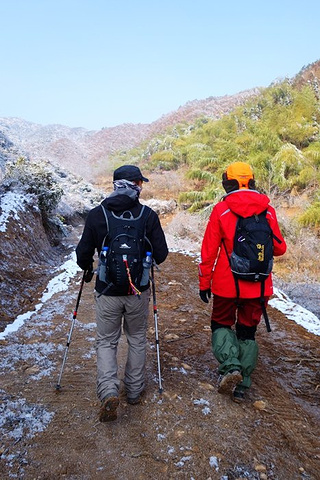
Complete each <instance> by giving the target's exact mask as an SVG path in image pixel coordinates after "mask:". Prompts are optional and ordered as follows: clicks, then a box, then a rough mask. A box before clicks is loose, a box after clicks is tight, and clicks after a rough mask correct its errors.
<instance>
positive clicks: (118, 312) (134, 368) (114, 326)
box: [95, 289, 150, 401]
mask: <svg viewBox="0 0 320 480" xmlns="http://www.w3.org/2000/svg"><path fill="white" fill-rule="evenodd" d="M95 299H96V321H97V341H96V349H97V395H98V398H99V399H100V400H101V401H102V400H103V399H104V398H105V397H107V396H109V395H112V394H113V395H115V394H116V395H117V394H118V392H119V388H120V380H119V378H118V362H117V348H118V343H119V340H120V337H121V331H122V330H121V327H122V325H123V330H124V333H125V335H126V338H127V342H128V355H127V362H126V366H125V373H124V384H125V389H126V392H127V395H128V397H131V398H134V397H137V396H138V395H139V394H140V393H141V392H142V391H143V389H144V371H145V361H146V346H147V340H146V333H147V322H148V315H149V301H150V289H148V290H147V291H145V292H142V293H141V295H140V298H139V297H137V296H136V295H126V296H120V297H115V296H106V295H101V296H100V297H99V296H98V294H97V293H95Z"/></svg>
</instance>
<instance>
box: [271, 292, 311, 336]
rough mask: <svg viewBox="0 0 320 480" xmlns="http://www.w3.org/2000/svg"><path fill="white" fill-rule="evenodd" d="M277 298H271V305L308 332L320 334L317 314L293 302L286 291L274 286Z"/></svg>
mask: <svg viewBox="0 0 320 480" xmlns="http://www.w3.org/2000/svg"><path fill="white" fill-rule="evenodd" d="M274 294H275V295H276V297H275V298H272V299H270V300H269V305H270V306H271V307H273V308H276V309H277V310H279V311H280V312H282V313H284V314H285V315H286V317H287V318H288V319H289V320H292V321H294V322H296V323H297V324H298V325H301V326H302V327H303V328H305V329H306V330H308V332H311V333H313V334H314V335H320V320H319V318H318V317H316V315H314V314H313V313H312V312H310V311H309V310H307V309H306V308H303V307H301V306H300V305H298V304H297V303H295V302H293V301H292V300H291V299H290V298H289V297H288V296H287V295H286V294H285V293H284V292H282V291H281V290H279V289H278V288H274Z"/></svg>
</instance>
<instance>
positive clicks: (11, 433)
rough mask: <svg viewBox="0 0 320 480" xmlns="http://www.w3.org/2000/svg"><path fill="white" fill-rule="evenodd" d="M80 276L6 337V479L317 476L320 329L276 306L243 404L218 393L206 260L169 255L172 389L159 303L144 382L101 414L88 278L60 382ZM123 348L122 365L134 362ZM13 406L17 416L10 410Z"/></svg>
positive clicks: (165, 280)
mask: <svg viewBox="0 0 320 480" xmlns="http://www.w3.org/2000/svg"><path fill="white" fill-rule="evenodd" d="M80 278H81V273H79V274H78V275H77V277H76V281H73V282H72V284H70V287H69V290H68V291H67V292H60V293H57V294H56V295H55V296H54V297H52V298H51V299H50V300H49V301H48V302H46V304H45V305H44V306H43V307H42V309H41V310H39V312H37V313H35V314H34V315H33V316H32V317H31V319H30V320H29V321H27V322H26V323H25V325H24V326H22V327H21V328H20V329H19V331H18V332H17V333H15V334H12V335H9V336H8V337H6V338H5V339H4V340H2V341H0V355H1V359H2V362H1V369H0V381H1V387H0V397H1V409H2V410H1V414H2V415H1V417H0V431H1V441H0V454H1V464H0V477H1V478H4V479H9V478H18V479H28V480H29V479H30V480H31V479H39V480H40V479H41V480H44V479H48V480H49V479H50V480H53V479H54V480H56V479H68V480H75V479H77V480H87V479H88V480H91V479H101V480H102V479H103V480H104V479H108V480H109V479H110V480H114V479H127V480H133V479H134V480H137V479H164V478H167V479H173V478H181V479H190V480H191V479H195V480H203V479H205V480H207V479H210V478H211V479H212V480H235V479H238V480H240V479H242V480H243V479H261V480H265V479H268V480H271V479H273V480H300V479H301V480H302V479H311V480H318V479H319V478H320V474H319V472H320V439H319V425H320V413H319V412H320V411H319V404H320V401H319V397H320V376H319V367H320V360H319V337H318V336H315V335H313V334H311V333H308V332H307V331H306V330H304V329H303V328H302V327H300V326H299V325H297V324H295V323H294V322H292V321H288V320H287V319H286V317H285V316H284V315H282V314H281V313H279V312H278V311H277V310H273V309H270V321H271V323H272V327H273V331H272V333H271V334H268V333H267V332H266V330H265V327H264V325H263V324H261V325H260V328H259V331H258V336H257V340H258V342H259V345H260V357H259V363H258V367H257V369H256V371H255V373H254V375H253V386H252V389H251V391H250V393H249V394H248V397H247V399H246V401H245V403H244V404H243V405H237V404H235V403H233V402H232V401H231V400H230V398H228V397H225V396H222V395H219V394H218V393H217V389H216V386H217V381H218V374H217V364H216V362H215V360H214V358H213V356H212V353H211V348H210V328H209V325H210V306H208V307H206V306H205V305H204V304H203V303H202V302H201V300H200V299H198V290H197V288H198V287H197V280H196V279H197V265H196V263H195V262H194V261H193V260H192V258H190V257H187V256H184V255H182V254H179V253H170V254H169V257H168V259H167V261H166V262H165V263H164V264H163V266H161V271H160V272H157V273H156V287H157V301H158V302H157V303H158V310H159V319H158V320H159V339H160V353H161V369H162V380H163V388H164V390H163V393H162V395H160V394H159V391H158V382H157V359H156V351H155V342H154V322H153V318H152V309H151V308H150V322H149V331H148V338H149V347H148V360H147V371H146V378H147V388H146V394H145V396H144V401H143V403H142V404H141V405H136V406H131V405H128V404H127V402H126V397H125V395H124V394H123V393H121V401H120V407H119V414H118V420H117V421H115V422H112V423H109V424H101V423H99V421H98V410H99V403H98V401H97V399H96V394H95V368H96V365H95V362H96V361H95V350H94V340H95V325H94V304H93V295H92V293H93V284H89V285H85V288H84V291H83V296H82V298H81V302H80V306H79V311H78V319H77V321H76V325H75V329H74V332H73V336H72V342H71V345H70V349H69V355H68V358H67V363H66V367H65V370H64V374H63V378H62V382H61V384H62V389H61V391H60V392H59V393H58V392H57V391H56V389H55V385H56V382H57V378H58V374H59V371H60V367H61V362H62V357H63V353H64V350H65V345H66V339H67V335H68V333H69V329H70V326H71V320H72V312H73V309H74V306H75V302H76V298H77V294H78V290H79V282H80ZM125 352H126V346H125V339H124V338H123V339H122V341H121V346H120V348H119V374H120V376H121V375H122V370H123V366H124V361H125ZM8 412H11V415H8Z"/></svg>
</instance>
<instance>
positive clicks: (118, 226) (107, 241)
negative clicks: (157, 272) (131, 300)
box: [97, 205, 151, 295]
mask: <svg viewBox="0 0 320 480" xmlns="http://www.w3.org/2000/svg"><path fill="white" fill-rule="evenodd" d="M101 207H102V210H103V213H104V216H105V219H106V224H107V232H108V233H107V235H106V236H105V237H104V239H103V242H102V245H101V252H100V258H99V266H98V272H97V273H98V275H99V280H101V281H102V282H105V283H106V284H107V287H106V289H107V288H110V287H111V286H115V287H117V290H118V291H119V292H121V291H122V292H123V295H128V294H131V293H134V294H139V293H140V292H139V288H140V282H141V277H142V272H143V265H142V262H143V259H144V257H145V255H146V250H150V242H149V240H148V239H147V237H146V224H147V219H148V217H149V215H150V212H151V209H150V208H149V207H147V206H146V205H143V206H142V209H141V212H140V214H139V216H138V217H133V215H132V213H131V212H130V211H129V210H128V211H125V212H123V213H122V214H121V215H120V216H117V215H115V214H114V213H113V212H112V211H110V210H107V209H106V208H104V206H103V205H101ZM106 289H105V290H106Z"/></svg>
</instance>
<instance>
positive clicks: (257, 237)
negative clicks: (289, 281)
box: [222, 210, 281, 332]
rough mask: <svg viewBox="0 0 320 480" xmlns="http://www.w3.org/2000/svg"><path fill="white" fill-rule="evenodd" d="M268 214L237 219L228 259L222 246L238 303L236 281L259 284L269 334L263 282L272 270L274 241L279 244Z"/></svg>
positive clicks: (237, 285) (263, 213)
mask: <svg viewBox="0 0 320 480" xmlns="http://www.w3.org/2000/svg"><path fill="white" fill-rule="evenodd" d="M266 215H267V210H265V211H263V212H262V213H260V214H256V215H252V216H250V217H247V218H244V217H241V216H238V220H237V225H236V230H235V235H234V242H233V251H232V253H231V255H230V257H229V255H228V252H227V249H226V246H225V243H224V241H222V242H223V245H224V248H225V251H226V254H227V257H228V260H229V263H230V268H231V271H232V274H233V277H234V279H235V285H236V291H237V299H239V297H240V289H239V282H238V280H239V279H241V280H245V281H248V282H260V283H261V294H260V302H261V307H262V312H263V316H264V319H265V322H266V326H267V330H268V332H270V331H271V328H270V323H269V318H268V315H267V311H266V308H265V303H264V282H265V281H266V279H267V278H268V276H269V275H270V273H271V271H272V267H273V239H274V238H275V239H276V240H277V241H278V242H279V243H281V240H279V239H278V238H277V237H276V236H275V235H274V234H273V232H272V229H271V227H270V225H269V223H268V220H267V218H266Z"/></svg>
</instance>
